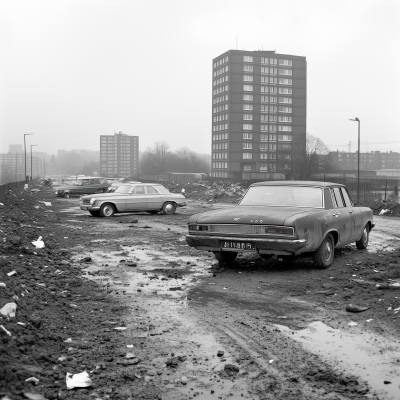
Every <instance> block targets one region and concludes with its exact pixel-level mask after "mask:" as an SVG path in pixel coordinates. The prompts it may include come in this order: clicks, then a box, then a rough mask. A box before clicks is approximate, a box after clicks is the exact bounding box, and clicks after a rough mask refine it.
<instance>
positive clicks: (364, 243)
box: [356, 224, 369, 250]
mask: <svg viewBox="0 0 400 400" xmlns="http://www.w3.org/2000/svg"><path fill="white" fill-rule="evenodd" d="M368 242H369V226H368V224H367V225H365V227H364V229H363V233H362V235H361V238H360V240H357V242H356V246H357V249H360V250H364V249H366V248H367V247H368Z"/></svg>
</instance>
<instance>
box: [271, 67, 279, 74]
mask: <svg viewBox="0 0 400 400" xmlns="http://www.w3.org/2000/svg"><path fill="white" fill-rule="evenodd" d="M277 73H278V68H272V67H270V68H269V74H270V75H276V74H277Z"/></svg>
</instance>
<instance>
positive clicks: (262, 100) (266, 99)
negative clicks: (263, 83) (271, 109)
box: [261, 96, 269, 103]
mask: <svg viewBox="0 0 400 400" xmlns="http://www.w3.org/2000/svg"><path fill="white" fill-rule="evenodd" d="M268 101H269V97H268V96H261V103H268Z"/></svg>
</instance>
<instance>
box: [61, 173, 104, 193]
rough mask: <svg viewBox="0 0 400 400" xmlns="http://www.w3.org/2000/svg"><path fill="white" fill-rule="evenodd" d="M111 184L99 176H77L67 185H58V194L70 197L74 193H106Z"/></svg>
mask: <svg viewBox="0 0 400 400" xmlns="http://www.w3.org/2000/svg"><path fill="white" fill-rule="evenodd" d="M109 186H110V184H109V183H108V182H107V181H106V180H105V179H104V178H100V177H98V176H85V177H83V178H77V179H75V180H73V181H71V182H69V183H68V184H67V185H62V186H58V187H57V190H56V195H57V196H59V197H70V196H72V195H83V194H90V193H104V192H106V191H107V189H108V187H109Z"/></svg>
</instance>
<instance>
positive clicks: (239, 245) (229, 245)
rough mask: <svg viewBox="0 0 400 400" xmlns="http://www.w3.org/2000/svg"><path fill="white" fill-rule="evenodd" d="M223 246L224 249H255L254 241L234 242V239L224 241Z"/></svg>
mask: <svg viewBox="0 0 400 400" xmlns="http://www.w3.org/2000/svg"><path fill="white" fill-rule="evenodd" d="M221 247H222V248H223V249H238V250H255V249H256V247H255V245H254V243H251V242H234V241H229V242H228V241H225V240H224V241H222V242H221Z"/></svg>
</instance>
